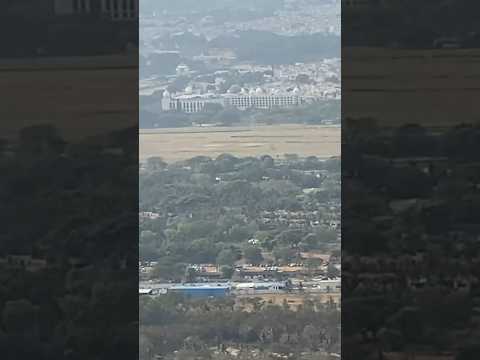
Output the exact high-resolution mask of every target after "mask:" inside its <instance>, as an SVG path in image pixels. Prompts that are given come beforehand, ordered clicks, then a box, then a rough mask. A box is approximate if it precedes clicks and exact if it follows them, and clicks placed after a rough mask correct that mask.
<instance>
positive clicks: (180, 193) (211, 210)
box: [140, 154, 340, 280]
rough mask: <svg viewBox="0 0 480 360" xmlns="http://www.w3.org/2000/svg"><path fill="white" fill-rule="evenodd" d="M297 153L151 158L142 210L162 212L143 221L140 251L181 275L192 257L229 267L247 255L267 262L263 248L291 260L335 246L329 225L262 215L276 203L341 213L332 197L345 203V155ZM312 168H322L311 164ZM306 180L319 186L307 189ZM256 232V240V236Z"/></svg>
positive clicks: (167, 273) (163, 271)
mask: <svg viewBox="0 0 480 360" xmlns="http://www.w3.org/2000/svg"><path fill="white" fill-rule="evenodd" d="M290 157H291V158H292V159H291V160H289V161H288V163H287V164H278V165H275V160H274V159H273V158H271V157H270V156H263V157H261V158H253V157H252V158H236V157H234V156H232V155H227V154H225V155H221V156H219V157H217V158H216V159H210V158H208V157H205V156H198V157H196V158H193V159H191V160H188V161H186V162H183V163H174V164H170V165H168V164H166V163H164V162H163V161H161V159H159V158H151V159H149V161H148V162H147V164H146V166H147V169H146V170H145V171H144V172H142V173H141V175H140V210H141V211H153V212H157V213H158V214H159V217H158V218H156V219H146V220H144V221H143V222H142V223H141V226H140V229H141V234H140V259H141V260H148V261H157V262H158V264H157V267H156V269H155V271H154V274H153V276H155V277H161V278H163V279H173V280H181V279H182V278H183V276H184V274H185V272H184V270H185V267H186V265H187V264H189V263H217V264H219V265H223V266H226V267H227V269H226V271H228V268H230V269H231V267H232V266H233V265H234V264H235V262H236V261H237V260H239V259H240V258H241V257H244V258H246V259H247V261H250V262H251V263H261V262H262V261H263V258H262V255H261V251H260V250H261V249H263V250H264V251H271V252H273V256H274V258H275V261H277V262H279V263H288V262H291V261H294V260H295V259H296V258H297V255H298V253H299V252H300V251H307V250H313V249H323V250H325V251H328V250H329V249H332V248H335V246H336V245H338V242H337V234H336V232H335V231H333V230H331V229H329V228H328V227H325V226H318V227H315V228H313V227H311V226H309V225H307V226H306V227H304V228H300V229H292V228H289V227H288V224H278V225H276V226H273V227H272V226H268V225H265V224H264V223H263V222H262V212H263V211H276V210H285V211H290V212H298V213H300V214H303V213H306V212H309V211H310V212H311V211H314V210H316V211H317V213H316V215H314V216H315V217H318V218H319V219H320V220H321V219H322V218H325V219H330V218H331V219H334V218H335V215H334V214H332V213H331V211H330V210H328V206H327V203H330V202H331V203H336V204H339V203H340V163H339V160H337V159H331V160H327V161H322V160H319V159H317V158H315V157H309V158H307V159H298V158H296V157H294V156H293V155H291V156H290ZM312 169H313V170H317V171H319V172H320V173H322V176H316V175H314V174H310V173H306V172H305V171H307V170H312ZM265 179H268V180H265ZM304 188H318V191H316V192H312V193H309V194H304V193H303V191H302V189H304ZM252 238H255V239H257V242H258V244H257V245H256V246H251V245H249V244H248V240H250V239H252Z"/></svg>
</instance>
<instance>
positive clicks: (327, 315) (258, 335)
mask: <svg viewBox="0 0 480 360" xmlns="http://www.w3.org/2000/svg"><path fill="white" fill-rule="evenodd" d="M249 308H250V309H255V311H247V310H246V309H249ZM140 324H141V329H140V359H141V360H150V359H153V358H154V356H158V355H160V356H165V359H212V355H213V353H214V351H215V350H217V351H218V350H220V351H222V350H223V352H224V353H225V354H226V352H225V349H226V348H227V347H228V346H232V347H238V348H241V349H242V350H245V351H244V352H247V351H248V349H249V348H254V349H260V350H261V351H262V352H264V353H266V354H268V353H277V354H281V355H285V356H286V358H288V359H290V360H297V359H308V357H306V356H307V355H308V354H311V353H312V352H318V351H324V352H335V353H339V352H340V311H339V310H337V309H336V307H335V305H333V304H321V303H319V302H314V301H311V300H306V301H305V303H304V305H301V306H300V308H299V309H298V310H297V311H293V310H291V309H290V308H289V306H288V304H287V303H285V304H284V305H283V306H278V305H271V304H268V303H267V304H265V303H262V302H261V301H260V300H259V299H255V298H252V299H246V300H245V301H244V302H243V305H242V304H240V305H238V304H237V305H236V304H235V302H234V300H233V299H230V298H227V299H210V300H189V299H188V298H182V297H177V296H174V295H165V296H160V297H156V298H140ZM176 351H177V353H176V356H175V355H173V354H174V352H176ZM303 356H305V357H303ZM224 358H227V357H224ZM269 358H270V357H265V359H269ZM311 359H313V358H311ZM317 359H321V358H320V357H317ZM324 359H326V358H324Z"/></svg>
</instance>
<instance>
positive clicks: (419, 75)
mask: <svg viewBox="0 0 480 360" xmlns="http://www.w3.org/2000/svg"><path fill="white" fill-rule="evenodd" d="M479 66H480V49H435V50H399V49H383V48H364V49H360V48H354V49H351V48H345V49H343V51H342V79H343V83H342V109H343V114H342V116H343V118H344V119H345V118H348V117H352V118H361V117H373V118H375V119H377V120H378V121H379V123H380V124H381V125H384V126H398V125H403V124H407V123H418V124H422V125H424V126H450V125H452V124H458V123H462V122H463V123H471V122H473V123H475V122H478V121H479V116H478V114H479V112H480V109H479V105H480V102H479V101H478V99H479V97H480V72H479V70H478V69H479V68H480V67H479Z"/></svg>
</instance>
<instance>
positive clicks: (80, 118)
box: [0, 56, 138, 140]
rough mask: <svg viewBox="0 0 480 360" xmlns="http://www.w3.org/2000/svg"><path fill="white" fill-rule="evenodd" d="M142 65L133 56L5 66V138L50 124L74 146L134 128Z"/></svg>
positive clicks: (0, 64) (1, 111)
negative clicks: (34, 126)
mask: <svg viewBox="0 0 480 360" xmlns="http://www.w3.org/2000/svg"><path fill="white" fill-rule="evenodd" d="M136 61H137V60H136V58H133V57H129V56H100V57H85V58H83V57H78V58H51V59H41V60H40V59H26V60H1V61H0V84H1V85H0V88H1V90H2V91H1V93H2V100H1V101H0V103H1V105H0V119H1V123H2V137H15V136H16V133H17V131H18V130H19V129H21V128H22V127H25V126H31V125H35V124H45V123H48V124H54V125H55V126H57V127H58V128H59V129H60V131H61V133H62V134H63V135H64V136H65V137H66V138H68V139H70V140H78V139H80V138H82V137H84V136H90V135H97V134H99V133H102V132H105V131H111V130H112V129H114V128H117V127H118V128H120V127H124V126H128V125H130V126H134V125H135V124H136V123H137V121H138V105H137V103H136V101H132V99H135V100H136V99H137V98H138V87H137V79H138V71H137V68H136V63H135V62H136Z"/></svg>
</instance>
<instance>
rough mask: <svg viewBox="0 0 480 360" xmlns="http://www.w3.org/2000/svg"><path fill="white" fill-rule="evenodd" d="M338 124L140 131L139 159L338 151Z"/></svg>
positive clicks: (335, 153)
mask: <svg viewBox="0 0 480 360" xmlns="http://www.w3.org/2000/svg"><path fill="white" fill-rule="evenodd" d="M340 145H341V144H340V127H333V126H330V127H328V126H307V125H276V126H256V127H208V128H200V127H190V128H179V129H156V130H141V131H140V159H141V160H145V159H147V158H149V157H152V156H160V157H162V158H163V159H164V160H166V161H177V160H184V159H188V158H192V157H194V156H197V155H206V156H211V157H215V156H218V155H220V154H222V153H230V154H233V155H236V156H259V155H264V154H269V155H271V156H274V157H277V156H278V157H282V156H284V155H285V154H298V155H300V156H310V155H314V156H318V157H330V156H339V155H340V148H341V146H340Z"/></svg>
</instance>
